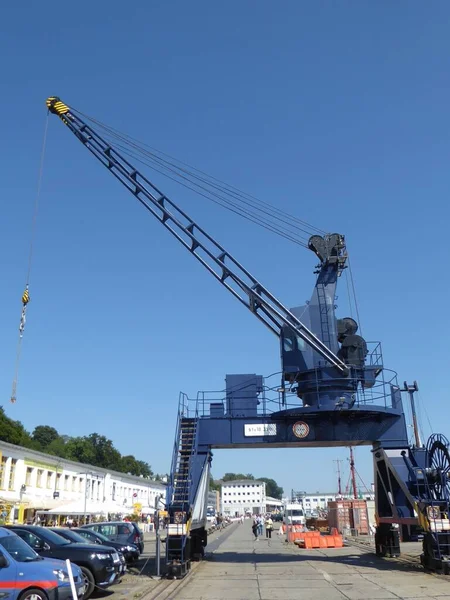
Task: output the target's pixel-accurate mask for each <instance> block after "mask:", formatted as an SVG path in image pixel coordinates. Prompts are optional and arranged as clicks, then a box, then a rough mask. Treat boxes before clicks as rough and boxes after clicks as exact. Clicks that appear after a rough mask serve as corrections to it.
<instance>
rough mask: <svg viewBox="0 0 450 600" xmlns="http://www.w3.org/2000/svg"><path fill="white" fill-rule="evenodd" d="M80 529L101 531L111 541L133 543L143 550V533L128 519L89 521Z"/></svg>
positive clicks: (140, 550)
mask: <svg viewBox="0 0 450 600" xmlns="http://www.w3.org/2000/svg"><path fill="white" fill-rule="evenodd" d="M82 529H91V530H92V531H96V532H98V533H101V534H102V535H104V536H105V537H107V538H108V540H111V541H112V542H120V543H122V544H124V545H126V544H134V545H135V546H137V547H138V548H139V552H144V534H143V533H142V531H141V530H140V528H139V525H138V524H137V523H134V522H130V521H105V522H104V523H90V524H89V525H83V527H82Z"/></svg>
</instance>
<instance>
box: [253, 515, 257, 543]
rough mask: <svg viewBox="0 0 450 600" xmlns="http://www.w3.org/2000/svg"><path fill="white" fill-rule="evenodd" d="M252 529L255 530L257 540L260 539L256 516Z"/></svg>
mask: <svg viewBox="0 0 450 600" xmlns="http://www.w3.org/2000/svg"><path fill="white" fill-rule="evenodd" d="M252 531H253V535H254V536H255V542H257V541H258V520H257V519H256V518H255V519H253V523H252Z"/></svg>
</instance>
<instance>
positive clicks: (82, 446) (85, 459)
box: [66, 437, 95, 465]
mask: <svg viewBox="0 0 450 600" xmlns="http://www.w3.org/2000/svg"><path fill="white" fill-rule="evenodd" d="M66 458H68V459H69V460H74V461H76V462H82V463H86V464H90V465H95V451H94V448H93V447H92V444H91V443H90V441H89V439H88V438H87V437H74V438H71V439H70V440H69V441H68V442H67V444H66Z"/></svg>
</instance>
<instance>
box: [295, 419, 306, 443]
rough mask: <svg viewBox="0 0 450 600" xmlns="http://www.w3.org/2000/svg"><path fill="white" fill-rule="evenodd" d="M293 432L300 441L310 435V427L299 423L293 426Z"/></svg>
mask: <svg viewBox="0 0 450 600" xmlns="http://www.w3.org/2000/svg"><path fill="white" fill-rule="evenodd" d="M292 431H293V432H294V435H295V437H298V438H300V439H302V438H305V437H306V436H307V435H308V433H309V425H308V423H305V422H304V421H297V423H294V424H293V425H292Z"/></svg>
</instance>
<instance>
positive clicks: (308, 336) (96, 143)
mask: <svg viewBox="0 0 450 600" xmlns="http://www.w3.org/2000/svg"><path fill="white" fill-rule="evenodd" d="M47 107H48V109H49V111H50V112H52V113H53V114H56V115H57V116H58V117H60V119H61V120H62V121H63V123H64V124H65V125H67V127H68V128H69V129H70V130H71V131H72V133H74V134H75V135H76V137H77V138H78V139H79V140H80V142H81V143H82V144H83V145H84V146H86V148H87V149H88V150H89V151H90V152H92V154H93V155H94V156H95V157H96V158H97V159H98V160H99V161H100V162H101V163H102V164H103V165H104V166H105V167H106V168H107V169H108V170H109V171H110V172H111V173H112V174H113V175H114V176H115V177H116V178H117V179H118V180H119V181H120V182H121V183H122V184H123V185H124V186H125V187H126V188H127V189H128V190H129V191H130V192H131V193H132V194H133V195H134V196H135V197H136V198H137V199H138V200H139V202H140V203H141V204H142V205H143V206H144V207H145V208H146V209H147V210H148V211H150V212H151V213H152V214H153V215H154V216H155V217H156V218H157V219H158V220H159V221H160V222H161V223H162V224H163V225H164V226H165V227H166V228H167V229H168V230H169V231H170V232H171V233H172V235H174V236H175V237H176V238H177V239H178V240H179V241H180V242H181V243H182V244H183V246H185V248H187V249H188V250H189V252H190V253H191V254H193V255H194V256H195V257H196V258H197V260H199V261H200V262H201V263H202V264H203V266H204V267H206V269H208V271H209V272H210V273H211V274H212V275H213V276H214V277H215V278H216V279H217V280H218V281H220V282H221V283H222V285H224V286H225V287H226V288H227V289H228V290H229V291H230V292H231V293H232V294H233V295H234V296H235V297H236V298H237V299H238V300H239V301H240V302H242V304H244V306H246V307H247V308H248V309H249V310H250V311H251V312H252V313H253V314H254V315H255V316H256V317H257V318H258V319H259V320H260V321H262V322H263V323H264V324H265V325H266V327H268V328H269V329H270V330H271V331H272V332H273V333H275V334H276V335H277V336H280V334H281V329H282V327H283V326H288V327H290V328H291V329H292V331H293V332H294V334H295V335H297V336H298V337H299V338H301V339H302V340H304V341H305V342H306V343H307V344H308V345H309V346H311V347H312V348H313V349H314V350H315V351H316V352H318V353H319V354H320V355H321V356H322V358H324V359H325V360H326V361H327V362H328V363H330V364H331V365H333V366H334V367H336V368H337V369H338V370H339V371H340V372H341V373H346V372H347V370H348V367H347V365H346V364H345V363H344V362H343V361H342V360H341V359H340V358H339V357H338V356H336V355H335V354H334V353H333V352H332V351H331V350H330V349H329V348H328V346H326V345H325V344H324V343H323V342H322V341H321V340H320V339H319V338H318V337H317V336H316V335H314V333H312V332H311V331H310V330H309V329H308V328H307V327H306V326H305V325H304V324H303V323H302V322H301V321H300V320H299V319H298V318H297V317H296V316H295V315H294V314H293V313H292V312H291V311H290V310H289V309H287V308H286V307H285V306H284V305H283V304H282V303H281V302H280V301H279V300H277V298H275V296H273V295H272V294H271V293H270V292H269V291H268V290H267V289H266V288H265V287H264V286H263V285H262V284H261V283H260V282H259V281H258V280H257V279H255V278H254V277H253V276H252V275H251V274H250V273H249V271H247V270H246V269H245V268H244V267H243V266H242V265H241V264H240V263H239V262H238V261H237V260H236V259H235V258H233V256H231V254H229V253H228V252H227V251H226V250H225V249H224V248H223V247H222V246H221V245H220V244H219V243H217V242H216V241H215V240H214V239H213V238H212V237H211V236H210V235H209V234H208V233H207V232H206V231H205V230H204V229H202V228H201V227H199V225H197V223H195V221H193V219H191V218H190V217H189V216H188V215H187V214H186V213H185V212H184V211H182V210H181V209H180V208H179V207H178V206H177V205H176V204H174V203H173V202H172V201H171V200H170V199H169V198H167V196H166V195H165V194H163V193H162V192H161V191H160V190H159V189H158V188H157V187H156V186H155V185H153V183H151V181H149V180H148V179H147V178H146V177H145V176H144V175H142V174H141V173H140V172H139V171H138V170H137V169H135V168H134V167H133V165H131V164H130V163H129V162H128V161H127V160H126V159H125V158H124V157H123V156H121V154H120V153H119V152H117V151H116V150H115V149H114V148H113V147H112V146H111V144H109V143H108V142H106V141H105V140H104V139H103V138H102V137H101V136H100V135H99V134H98V133H97V132H96V131H95V130H94V129H92V127H91V126H89V125H88V124H87V123H85V122H84V121H83V120H82V119H81V118H80V117H79V116H78V115H77V114H76V113H75V112H74V111H72V110H71V109H70V108H69V106H67V105H66V104H64V103H63V102H61V100H60V99H59V98H57V97H50V98H48V100H47Z"/></svg>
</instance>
